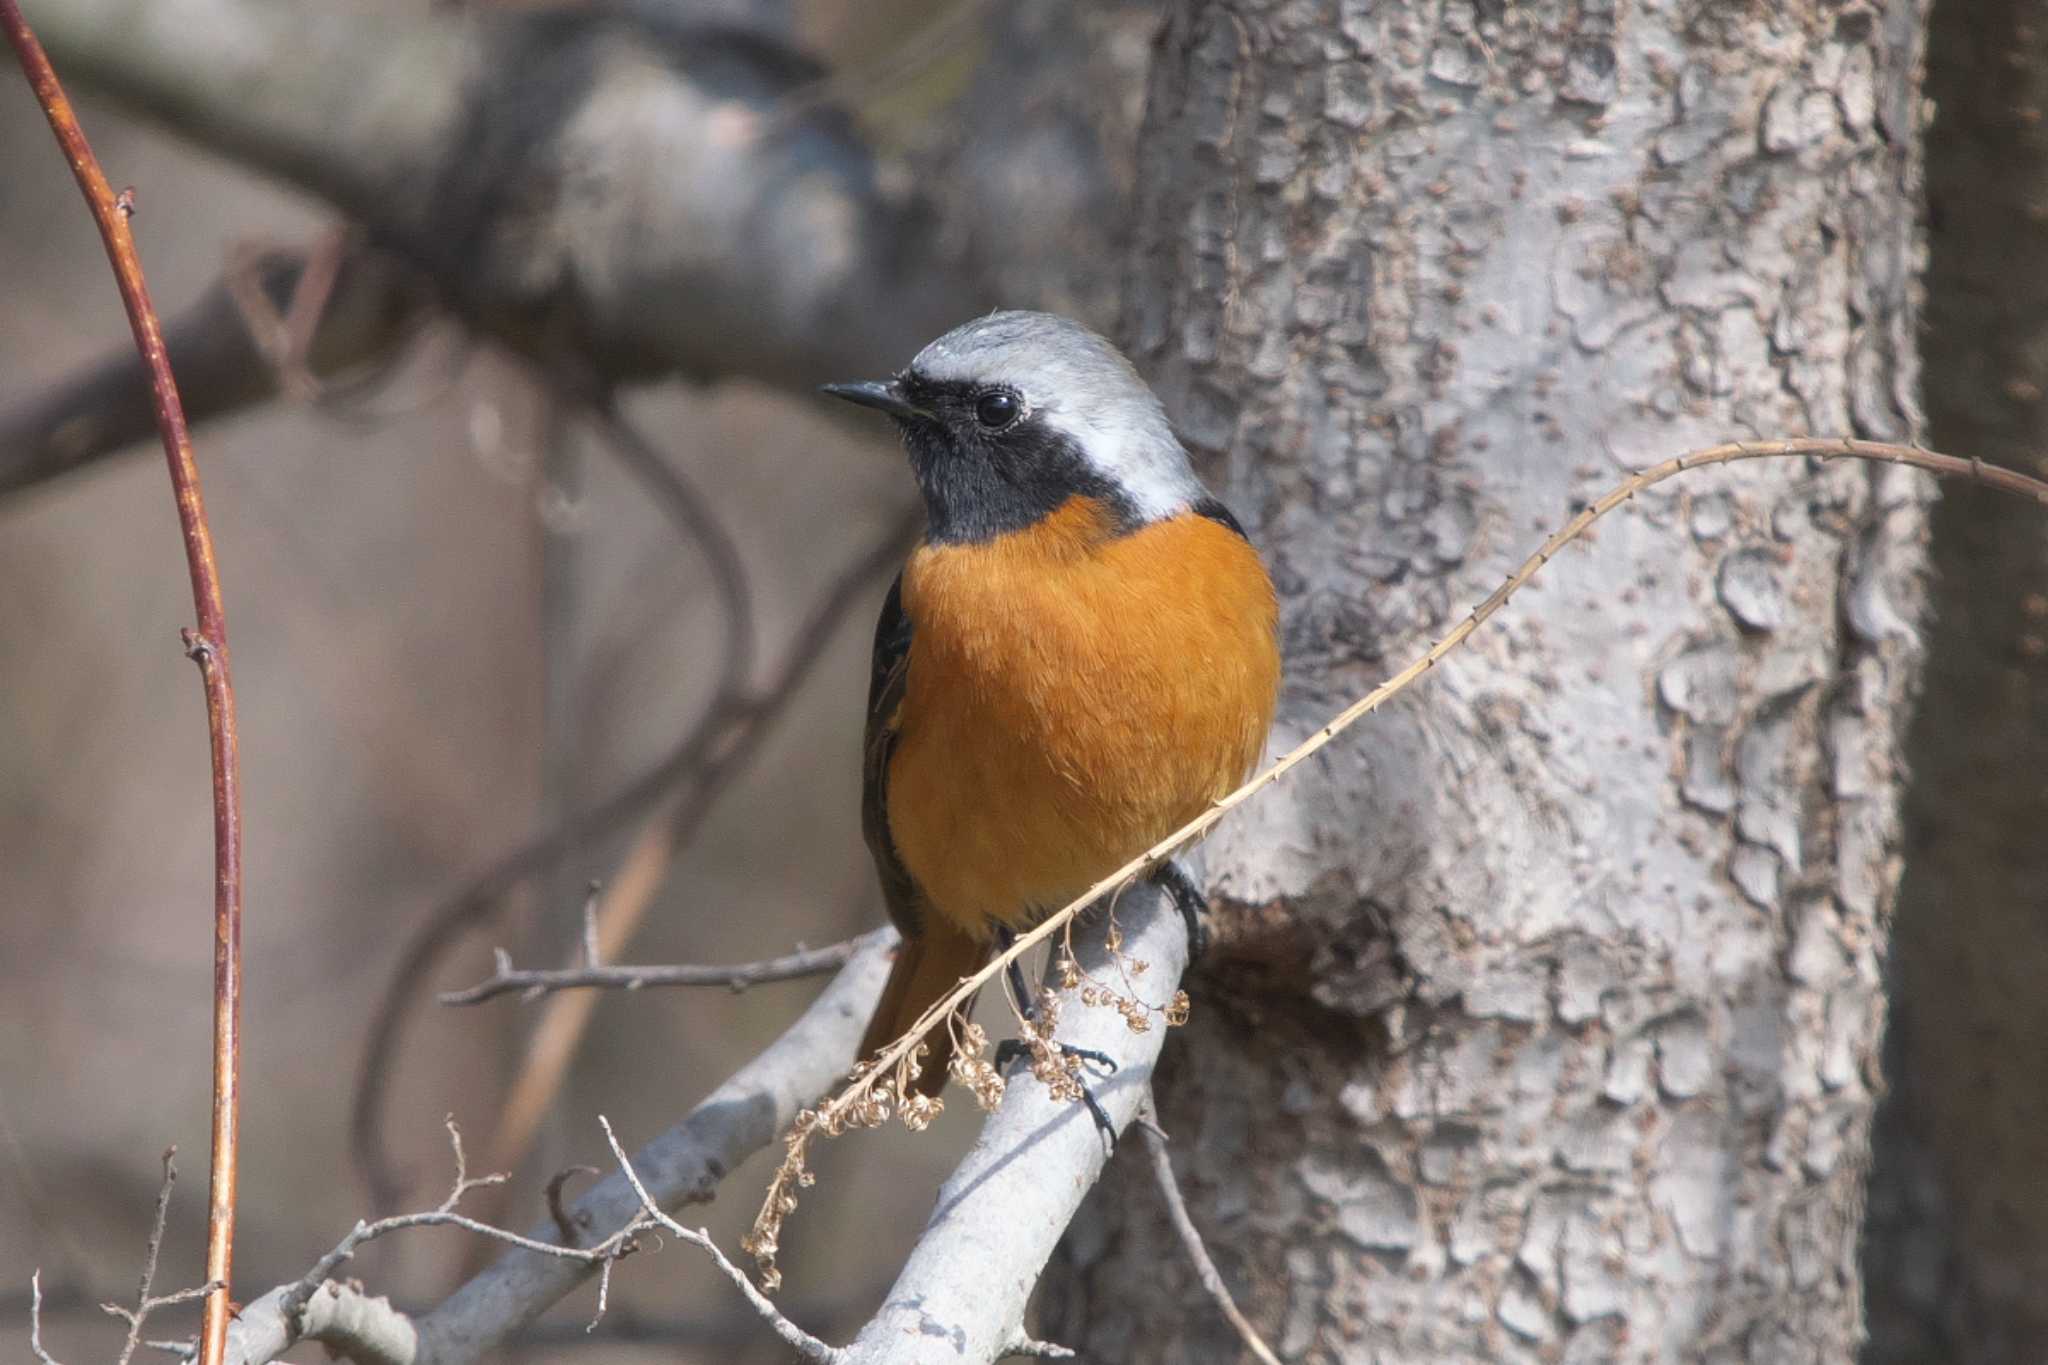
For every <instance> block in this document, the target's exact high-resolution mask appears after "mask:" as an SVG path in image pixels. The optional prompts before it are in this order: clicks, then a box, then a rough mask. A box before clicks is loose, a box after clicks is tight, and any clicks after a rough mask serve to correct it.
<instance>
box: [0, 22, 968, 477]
mask: <svg viewBox="0 0 2048 1365" xmlns="http://www.w3.org/2000/svg"><path fill="white" fill-rule="evenodd" d="M26 7H27V9H28V10H29V15H30V18H31V19H32V20H33V21H34V23H35V25H36V27H37V29H38V31H39V32H40V33H41V35H42V38H43V41H44V43H45V44H46V45H47V46H48V48H49V49H50V53H51V56H52V58H53V60H54V61H55V62H56V64H57V66H58V67H59V69H60V70H62V71H63V73H64V74H65V75H66V76H67V77H68V78H71V79H74V80H76V81H78V82H79V83H82V84H86V85H90V86H92V87H94V88H96V89H98V90H100V91H102V92H104V93H106V94H108V95H110V96H112V97H114V98H116V99H118V100H120V101H122V102H124V103H126V104H128V105H130V106H132V107H134V108H136V109H137V110H139V111H140V112H141V113H143V114H144V115H146V116H149V117H151V118H154V119H157V120H159V121H161V122H163V123H164V124H166V125H167V126H169V127H170V128H171V129H172V130H173V131H175V132H177V133H179V134H180V135H182V136H184V137H186V138H188V139H190V140H192V141H194V142H196V143H198V144H199V145H201V146H203V147H206V148H208V149H210V150H212V151H214V152H217V153H221V154H223V155H227V156H230V157H232V158H234V159H236V160H238V161H240V162H242V163H243V164H245V165H248V166H251V167H253V168H256V169H258V170H262V171H265V172H267V173H269V174H271V175H274V176H276V177H278V178H279V179H281V180H285V181H288V182H290V183H292V184H294V185H297V186H299V187H301V188H303V189H305V190H308V191H311V192H312V193H314V194H316V195H319V196H320V197H322V198H324V199H326V200H327V201H328V202H329V203H331V204H333V205H334V206H335V207H336V208H338V209H340V210H341V211H342V212H343V213H345V214H347V215H348V216H349V217H351V218H353V219H355V220H356V221H358V222H360V223H361V224H363V225H364V226H365V227H366V228H368V229H369V231H370V234H371V237H372V239H373V240H374V241H375V242H377V243H378V244H379V245H381V246H382V247H384V248H386V249H389V250H392V251H394V252H395V253H396V254H397V255H398V256H400V257H402V258H404V259H406V260H408V261H410V262H411V263H412V264H413V265H415V266H417V267H420V268H421V269H422V270H423V272H424V273H425V274H426V275H427V276H428V277H430V278H431V279H432V280H433V281H434V283H435V285H436V287H437V288H438V289H439V290H440V291H441V292H442V294H443V295H444V296H445V298H446V300H447V301H448V302H449V303H450V304H452V305H453V306H454V307H455V308H456V309H457V311H459V312H460V313H461V314H462V315H463V316H464V317H465V318H466V319H467V320H468V321H469V322H470V323H471V324H472V325H474V326H477V327H478V328H480V329H481V330H483V331H485V332H486V333H488V334H490V335H492V336H494V337H496V338H497V339H499V340H500V341H502V342H504V343H506V344H508V345H510V346H512V347H514V348H515V349H518V350H521V351H524V352H526V353H528V354H530V355H535V356H538V357H540V358H542V359H544V360H547V361H549V362H551V363H560V362H562V361H563V360H565V359H566V358H568V357H570V356H573V357H575V358H576V360H577V361H578V362H579V363H581V364H583V365H585V366H587V367H588V369H589V370H590V371H591V374H590V378H592V379H593V380H596V381H601V382H604V383H616V382H619V381H625V380H632V379H638V378H652V377H658V376H662V375H669V374H683V375H687V376H693V377H699V378H714V377H724V376H743V377H748V378H753V379H757V380H761V381H765V382H767V383H770V384H773V385H777V386H781V387H786V388H796V389H808V388H809V387H811V386H813V385H815V384H818V383H821V382H824V381H827V380H831V379H841V378H845V377H847V376H849V375H861V374H868V373H871V372H873V371H874V370H876V368H877V367H882V368H887V367H890V366H893V365H896V364H900V363H901V362H902V361H903V360H905V359H907V358H908V357H909V356H910V355H911V354H913V353H914V352H915V350H916V348H917V347H918V346H919V345H921V344H922V343H923V342H924V341H925V340H927V339H928V338H930V337H931V336H933V335H936V334H937V333H938V332H940V331H943V330H944V329H945V328H946V327H948V326H950V325H952V324H953V323H955V322H957V321H959V320H960V319H961V318H962V317H963V316H966V315H968V314H971V313H972V312H974V311H976V310H977V309H978V308H980V307H983V306H985V305H986V304H987V303H989V302H990V300H988V299H986V298H985V297H984V296H983V289H982V287H981V286H980V285H979V284H978V283H977V282H976V280H977V277H976V275H975V273H974V272H973V271H972V270H971V269H969V268H968V267H967V265H966V264H965V263H964V262H962V261H960V260H959V259H958V258H959V254H960V253H959V252H958V251H957V250H953V249H948V248H946V247H945V246H943V245H942V242H941V233H940V230H939V224H938V222H937V219H936V215H935V214H934V213H932V212H931V211H930V210H929V209H928V207H927V206H926V205H925V204H924V203H923V201H922V200H921V199H919V198H918V197H916V196H915V195H912V194H910V193H907V192H904V193H895V192H890V191H888V190H885V189H884V188H883V186H882V185H881V184H880V183H879V181H878V178H877V176H876V173H875V165H874V160H873V157H872V156H871V155H870V153H869V151H868V149H867V148H866V147H865V146H864V145H863V144H862V143H861V141H860V140H859V139H858V138H857V137H856V136H855V135H854V132H853V129H852V126H851V124H850V122H849V121H848V120H847V119H846V118H845V117H844V116H843V115H841V114H840V113H839V112H837V111H836V110H832V109H829V108H826V109H814V108H808V107H804V106H803V105H802V104H801V102H799V101H794V100H792V98H791V96H792V93H793V92H797V91H800V90H802V89H804V88H806V86H807V85H808V84H809V83H810V82H813V81H815V80H816V78H817V76H818V75H819V71H818V68H817V67H816V66H815V65H814V64H812V63H811V62H810V61H809V60H808V59H807V58H805V57H803V56H802V55H801V54H799V53H797V52H795V51H794V50H792V49H790V48H787V47H784V46H782V45H780V44H779V43H778V42H776V41H775V40H774V39H773V38H771V37H769V36H766V35H763V34H760V33H743V32H740V31H737V30H732V29H717V28H698V27H690V26H687V25H684V24H679V23H672V22H662V21H659V20H657V19H652V18H650V17H649V15H650V14H656V13H658V12H659V11H658V10H653V9H646V10H643V11H642V12H641V13H639V14H637V15H632V14H623V13H619V12H613V11H607V10H604V9H603V8H601V7H595V6H590V7H574V8H569V9H551V10H546V11H536V10H528V9H521V8H513V7H503V6H464V7H460V8H450V7H419V8H415V9H409V10H402V11H395V10H390V9H379V10H378V11H377V14H376V19H375V22H368V21H367V20H366V17H365V15H364V13H363V12H362V11H361V10H360V9H359V8H358V7H356V6H354V5H347V4H340V5H337V4H334V3H331V0H29V3H28V4H27V6H26ZM133 170H134V168H131V174H132V173H133ZM134 178H136V179H137V180H138V181H139V188H140V191H141V201H140V202H141V213H142V215H143V216H142V219H141V228H142V230H143V231H145V232H147V231H148V230H149V227H148V225H149V218H148V214H149V203H150V196H149V184H148V180H147V178H146V177H144V176H139V175H138V176H135V177H134ZM242 401H248V399H247V398H246V397H245V398H243V400H242ZM15 425H16V423H15V422H14V421H13V420H11V419H10V418H8V417H0V430H10V429H12V428H13V427H14V426H15ZM5 458H6V460H7V461H13V460H15V459H17V458H21V459H26V458H27V456H26V455H21V456H17V454H16V452H14V451H13V450H11V449H10V450H9V451H8V454H7V456H6V457H5Z"/></svg>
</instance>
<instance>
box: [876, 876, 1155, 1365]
mask: <svg viewBox="0 0 2048 1365" xmlns="http://www.w3.org/2000/svg"><path fill="white" fill-rule="evenodd" d="M1105 918H1106V917H1105ZM1116 923H1117V925H1118V927H1119V929H1120V930H1121V934H1122V938H1123V944H1122V947H1121V949H1120V950H1119V951H1120V952H1121V954H1122V956H1123V958H1124V959H1126V960H1134V961H1143V962H1145V963H1147V964H1149V965H1148V967H1147V969H1146V970H1145V971H1144V972H1143V973H1142V974H1136V973H1134V974H1133V977H1132V982H1131V988H1130V989H1131V990H1132V992H1133V993H1134V994H1135V996H1136V997H1137V999H1138V1000H1139V1002H1140V1004H1142V1005H1145V1006H1149V1007H1151V1008H1153V1009H1155V1010H1157V1011H1160V1012H1164V1011H1165V1010H1166V1009H1167V1008H1168V1007H1169V1006H1170V1004H1171V1002H1172V1000H1173V998H1174V996H1175V994H1176V993H1177V991H1178V989H1179V985H1180V978H1181V974H1182V972H1184V971H1185V970H1186V968H1187V952H1188V948H1187V933H1186V929H1185V927H1184V925H1183V924H1182V921H1181V919H1180V916H1179V915H1178V914H1177V913H1175V911H1174V910H1173V909H1172V907H1170V906H1168V905H1166V904H1165V903H1164V898H1163V897H1162V896H1160V894H1159V893H1158V892H1157V891H1155V890H1154V889H1153V888H1151V887H1149V886H1142V887H1134V888H1132V890H1131V892H1130V893H1129V894H1128V895H1126V896H1125V897H1124V898H1123V899H1122V901H1121V902H1119V904H1118V907H1117V912H1116ZM1104 931H1105V925H1103V924H1101V923H1097V922H1093V921H1091V922H1088V923H1087V924H1086V925H1085V927H1084V928H1083V929H1081V930H1079V931H1077V932H1076V934H1075V936H1074V940H1075V957H1076V959H1077V962H1078V965H1079V967H1080V968H1081V970H1082V971H1083V972H1084V973H1086V974H1088V975H1092V976H1095V977H1101V978H1111V977H1114V976H1115V975H1116V974H1117V971H1118V966H1117V960H1116V956H1115V955H1114V954H1113V953H1112V952H1111V950H1110V949H1109V948H1108V946H1107V944H1106V942H1105V932H1104ZM1092 989H1096V988H1094V987H1093V986H1092V985H1091V984H1090V983H1088V982H1087V981H1086V980H1085V979H1084V980H1082V981H1081V982H1080V983H1079V984H1078V985H1076V986H1075V987H1073V988H1068V989H1056V988H1054V987H1052V986H1048V987H1047V990H1048V991H1049V992H1050V994H1051V996H1052V998H1054V999H1056V1000H1057V1001H1058V1005H1057V1006H1056V1007H1055V1008H1056V1009H1057V1012H1058V1016H1059V1018H1060V1021H1061V1023H1060V1036H1061V1039H1062V1041H1064V1042H1067V1043H1070V1044H1074V1045H1078V1046H1081V1047H1086V1048H1093V1049H1096V1050H1099V1051H1101V1052H1103V1053H1105V1054H1107V1055H1108V1056H1109V1057H1110V1058H1111V1059H1112V1060H1113V1061H1114V1062H1115V1063H1116V1067H1117V1069H1116V1071H1115V1072H1114V1073H1113V1074H1112V1075H1110V1076H1108V1077H1107V1078H1106V1079H1104V1078H1097V1079H1095V1080H1094V1081H1092V1082H1091V1084H1092V1086H1093V1088H1094V1090H1095V1094H1096V1098H1097V1100H1098V1101H1099V1102H1100V1103H1101V1105H1102V1107H1103V1109H1104V1110H1105V1111H1106V1112H1107V1113H1108V1115H1109V1118H1110V1122H1111V1123H1112V1124H1113V1125H1114V1126H1115V1127H1116V1128H1117V1129H1118V1130H1119V1131H1121V1130H1122V1129H1123V1128H1124V1126H1125V1125H1127V1124H1128V1123H1129V1122H1130V1121H1131V1118H1132V1116H1133V1115H1135V1114H1136V1113H1137V1111H1138V1106H1139V1103H1140V1101H1141V1100H1142V1099H1143V1098H1144V1095H1145V1093H1146V1090H1147V1087H1148V1085H1149V1083H1150V1080H1151V1075H1152V1068H1153V1065H1154V1063H1155V1062H1156V1061H1157V1060H1158V1057H1159V1049H1160V1046H1161V1044H1162V1043H1163V1042H1164V1040H1165V1034H1166V1030H1165V1029H1164V1028H1162V1027H1151V1026H1147V1027H1145V1028H1144V1031H1142V1032H1140V1031H1138V1030H1137V1029H1136V1028H1134V1027H1133V1025H1132V1023H1131V1022H1130V1016H1128V1015H1126V1014H1124V1013H1121V1012H1119V1011H1118V1010H1116V1009H1108V1008H1091V1007H1089V1006H1087V1005H1086V1004H1084V1003H1083V1001H1082V998H1081V997H1082V994H1083V992H1084V991H1089V990H1092ZM1107 1159H1108V1154H1107V1152H1106V1151H1105V1149H1104V1145H1103V1142H1102V1139H1101V1137H1100V1136H1099V1135H1098V1134H1097V1133H1096V1131H1095V1126H1094V1124H1093V1122H1092V1121H1091V1120H1090V1118H1089V1115H1088V1112H1087V1111H1086V1109H1084V1108H1083V1107H1082V1106H1081V1105H1079V1104H1074V1103H1070V1102H1068V1101H1065V1100H1062V1099H1057V1098H1054V1097H1053V1096H1052V1095H1050V1094H1049V1093H1048V1092H1047V1090H1046V1088H1045V1087H1044V1086H1042V1085H1037V1084H1031V1083H1028V1082H1021V1081H1019V1082H1013V1083H1012V1084H1010V1086H1009V1087H1008V1088H1007V1093H1006V1095H1005V1098H1004V1100H1003V1103H1002V1107H1001V1108H1000V1109H998V1110H997V1111H996V1112H995V1113H994V1114H993V1115H991V1116H990V1117H989V1119H988V1121H987V1123H986V1124H985V1125H983V1128H982V1132H981V1137H980V1139H979V1140H978V1141H977V1142H976V1143H975V1145H974V1150H973V1151H971V1152H969V1153H968V1154H967V1157H966V1159H965V1160H964V1161H962V1162H961V1163H960V1166H959V1167H958V1169H956V1170H955V1171H954V1172H953V1174H952V1176H951V1177H950V1178H949V1179H948V1180H947V1181H946V1184H945V1186H944V1187H943V1188H942V1189H941V1190H940V1191H939V1199H938V1207H937V1208H936V1210H935V1211H934V1212H933V1213H932V1216H931V1220H930V1221H929V1222H928V1223H926V1224H925V1230H924V1235H923V1236H922V1237H921V1238H919V1240H918V1244H917V1247H916V1249H915V1250H914V1251H912V1252H911V1255H910V1260H909V1261H908V1263H906V1264H905V1265H904V1267H903V1270H902V1272H901V1273H900V1274H899V1275H898V1276H897V1279H896V1283H895V1285H894V1286H893V1287H892V1288H891V1289H890V1290H889V1293H888V1296H887V1298H886V1299H885V1300H884V1301H883V1304H882V1308H881V1310H880V1312H878V1313H877V1314H876V1315H875V1317H874V1318H872V1319H871V1320H870V1321H869V1322H868V1323H867V1325H866V1326H865V1327H863V1328H862V1329H861V1332H860V1334H859V1336H858V1337H857V1338H856V1339H855V1340H854V1342H853V1344H852V1345H851V1346H849V1347H847V1348H846V1355H845V1360H846V1362H847V1365H884V1363H885V1362H888V1363H891V1365H894V1363H896V1362H900V1361H901V1360H902V1359H903V1354H902V1343H903V1341H904V1340H905V1339H906V1336H908V1337H909V1338H911V1339H918V1338H919V1337H920V1334H937V1335H939V1336H941V1337H943V1338H944V1339H945V1340H946V1341H947V1342H948V1345H949V1352H952V1351H957V1354H958V1357H959V1358H960V1359H962V1360H968V1361H987V1360H995V1359H997V1358H998V1357H999V1356H1000V1355H1001V1354H1002V1353H1003V1352H1004V1351H1014V1350H1016V1349H1017V1348H1018V1343H1019V1342H1021V1341H1024V1340H1026V1339H1027V1337H1026V1334H1025V1332H1024V1330H1023V1317H1024V1307H1025V1301H1026V1300H1027V1299H1028V1298H1029V1296H1030V1293H1031V1288H1032V1286H1033V1285H1034V1284H1035V1283H1036V1282H1037V1279H1038V1275H1039V1272H1040V1271H1041V1270H1042V1269H1043V1268H1044V1266H1045V1262H1046V1261H1047V1259H1049V1258H1050V1257H1051V1255H1052V1252H1053V1248H1054V1246H1055V1245H1056V1244H1057V1243H1058V1241H1059V1239H1060V1237H1061V1236H1062V1235H1063V1234H1064V1233H1065V1231H1066V1227H1067V1224H1068V1223H1069V1222H1071V1221H1072V1219H1073V1216H1074V1211H1075V1210H1076V1209H1078V1208H1079V1207H1080V1204H1081V1200H1082V1199H1083V1198H1084V1197H1085V1196H1086V1195H1087V1193H1088V1190H1089V1189H1090V1187H1092V1186H1093V1185H1094V1183H1095V1181H1096V1179H1097V1177H1099V1176H1100V1174H1101V1172H1102V1168H1103V1165H1104V1163H1105V1162H1106V1161H1107Z"/></svg>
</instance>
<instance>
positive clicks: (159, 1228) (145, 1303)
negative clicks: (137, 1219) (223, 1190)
mask: <svg viewBox="0 0 2048 1365" xmlns="http://www.w3.org/2000/svg"><path fill="white" fill-rule="evenodd" d="M177 1155H178V1149H177V1148H176V1147H166V1148H165V1149H164V1178H163V1183H162V1184H161V1185H159V1186H158V1187H157V1191H156V1214H155V1216H154V1217H153V1218H151V1219H150V1224H149V1245H148V1246H147V1247H146V1248H145V1249H144V1251H143V1253H142V1282H141V1284H140V1285H139V1286H138V1287H137V1288H136V1290H135V1308H134V1311H132V1312H131V1311H129V1310H128V1309H126V1308H120V1307H117V1306H115V1305H114V1304H111V1303H103V1304H101V1305H100V1307H101V1308H103V1309H105V1310H106V1311H107V1312H109V1313H112V1314H114V1315H116V1316H117V1317H122V1318H126V1319H127V1320H128V1339H127V1340H126V1341H125V1342H123V1343H122V1345H121V1354H120V1355H119V1356H118V1357H116V1359H117V1361H118V1365H128V1362H129V1360H131V1359H132V1358H133V1357H134V1355H135V1347H136V1344H137V1343H138V1342H139V1341H141V1339H142V1320H143V1319H144V1318H146V1317H148V1316H149V1313H150V1308H151V1307H152V1304H151V1301H150V1297H149V1291H150V1288H151V1287H152V1286H153V1285H154V1284H155V1283H156V1265H157V1258H158V1257H159V1256H160V1255H161V1254H162V1253H163V1249H164V1221H165V1219H167V1218H168V1217H169V1216H170V1212H171V1189H172V1187H173V1186H175V1185H176V1184H177V1183H178V1164H177V1160H176V1158H177Z"/></svg>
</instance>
